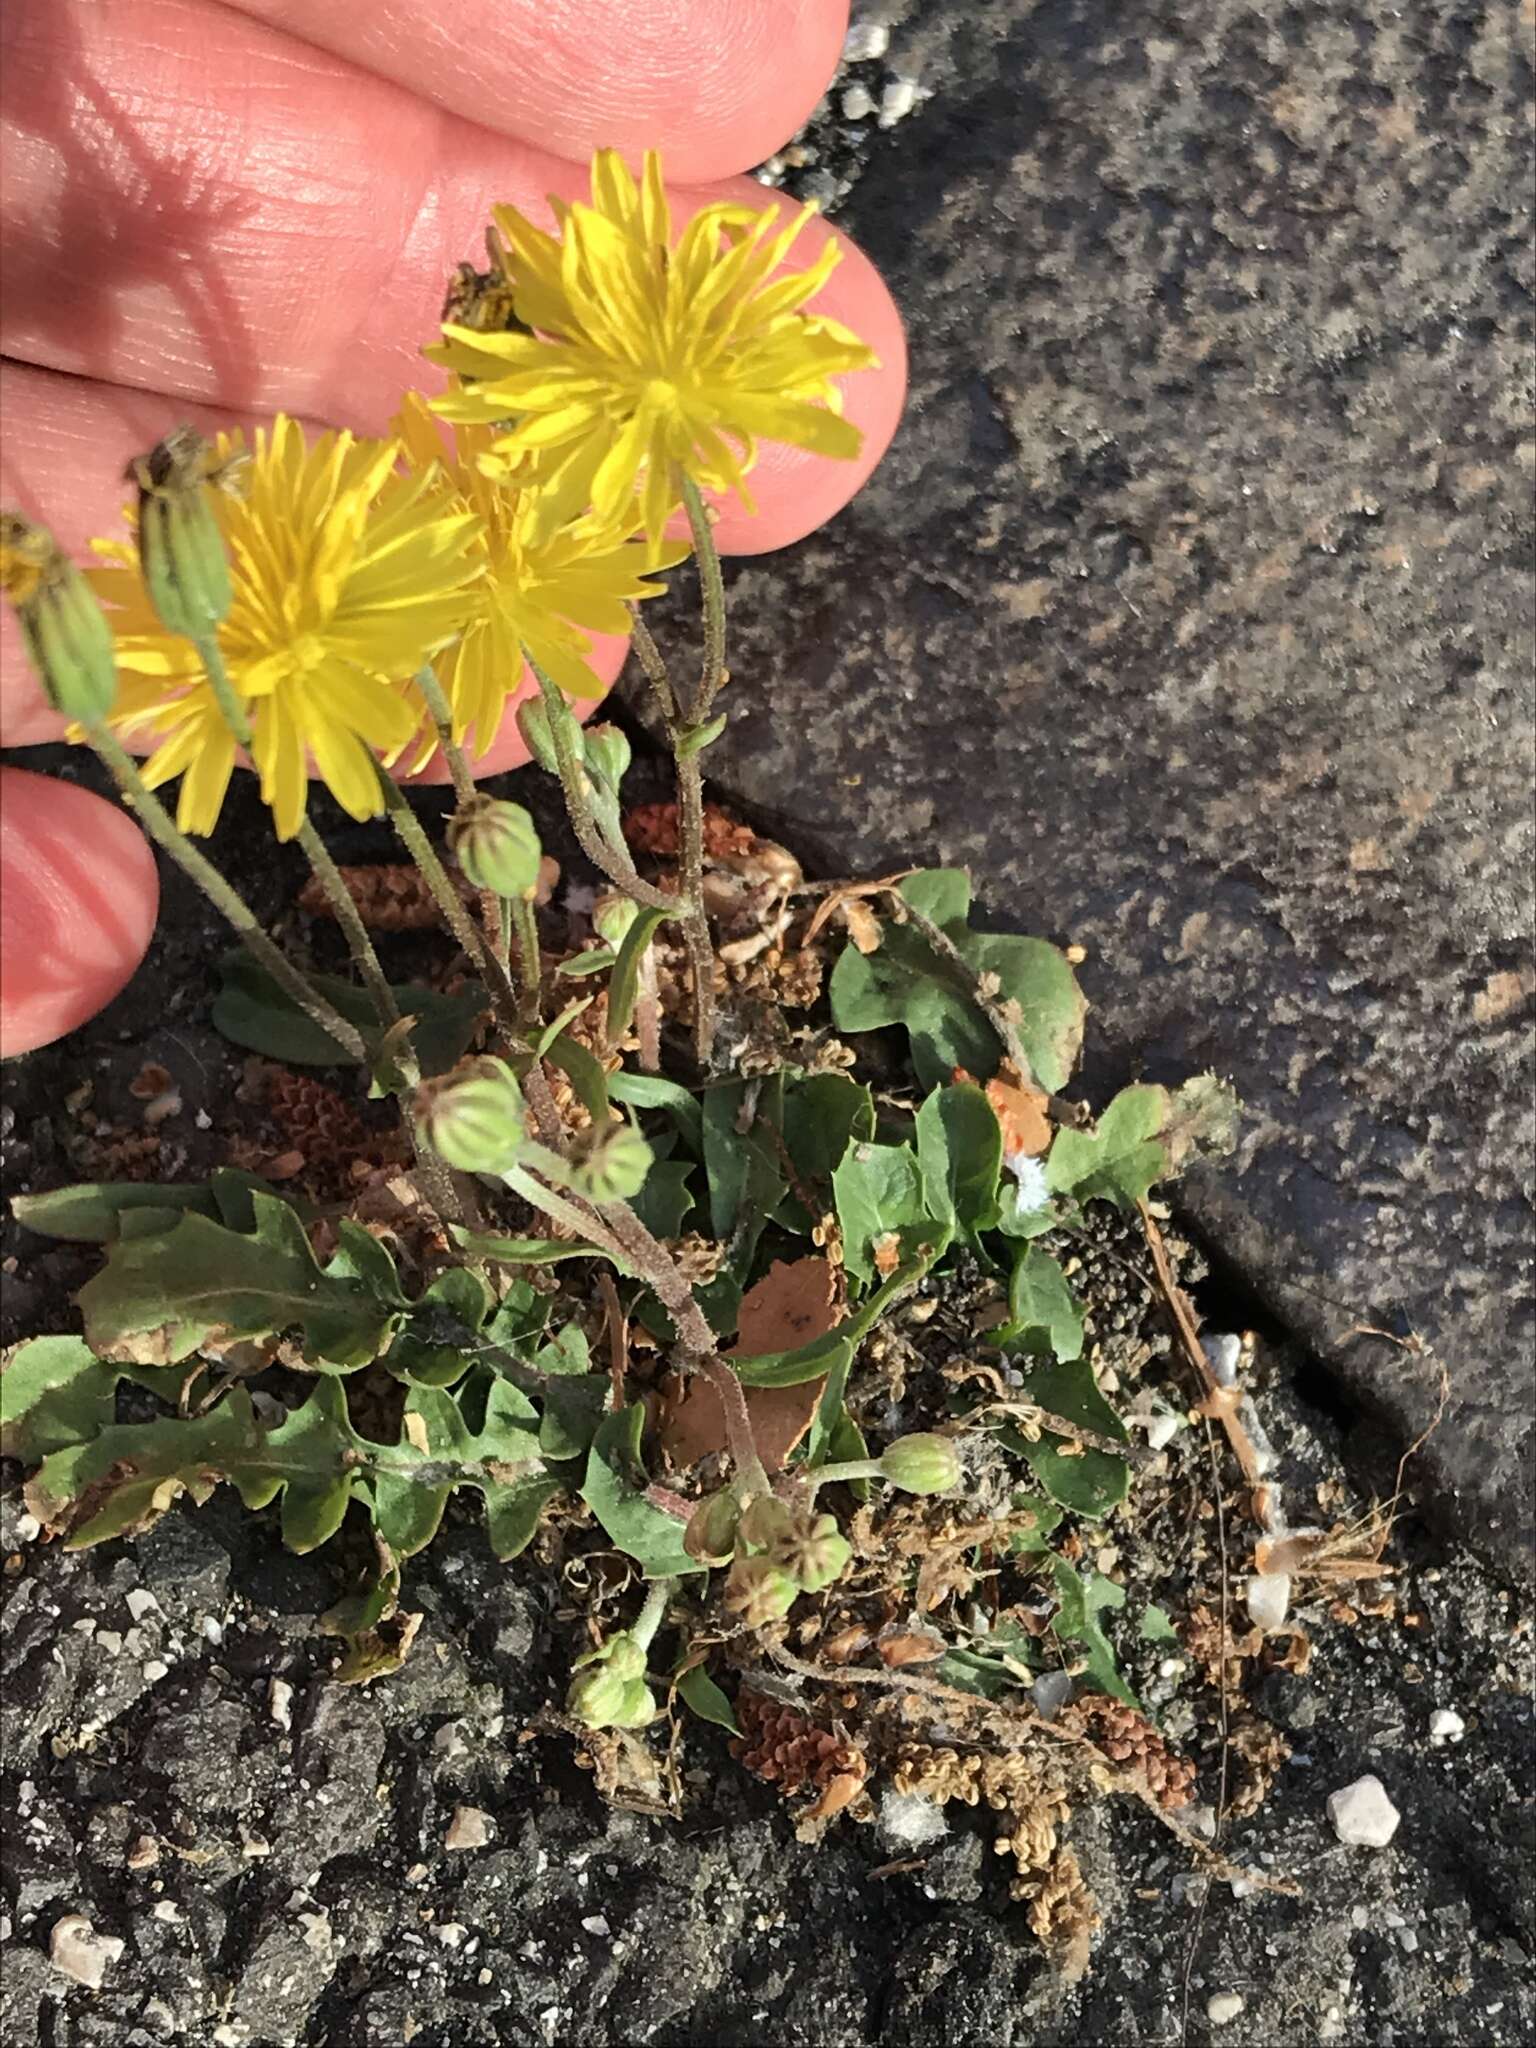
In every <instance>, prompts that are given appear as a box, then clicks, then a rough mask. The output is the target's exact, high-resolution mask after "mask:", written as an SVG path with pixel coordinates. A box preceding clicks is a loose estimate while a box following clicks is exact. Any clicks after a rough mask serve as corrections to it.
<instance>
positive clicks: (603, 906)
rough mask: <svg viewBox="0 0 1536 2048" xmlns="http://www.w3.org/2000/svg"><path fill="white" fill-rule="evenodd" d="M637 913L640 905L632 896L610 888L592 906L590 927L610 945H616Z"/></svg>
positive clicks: (638, 913)
mask: <svg viewBox="0 0 1536 2048" xmlns="http://www.w3.org/2000/svg"><path fill="white" fill-rule="evenodd" d="M639 915H640V906H639V904H638V903H636V902H635V901H634V899H633V898H632V897H629V896H626V895H624V894H623V892H622V891H621V890H618V889H610V890H608V891H607V893H606V894H605V895H602V896H599V897H598V899H597V901H596V902H595V903H594V904H593V906H592V928H593V930H594V931H595V932H596V933H597V935H598V937H599V938H602V939H606V940H607V941H608V943H609V945H610V946H617V945H619V944H620V943H621V942H622V941H623V938H624V935H625V933H626V932H627V931H628V930H629V928H630V926H631V925H632V924H633V923H634V921H635V919H636V918H637V917H638V916H639Z"/></svg>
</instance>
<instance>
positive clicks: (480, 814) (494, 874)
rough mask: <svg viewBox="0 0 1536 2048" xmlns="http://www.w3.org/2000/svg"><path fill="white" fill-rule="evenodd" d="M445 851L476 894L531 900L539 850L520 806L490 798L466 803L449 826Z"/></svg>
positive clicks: (537, 867) (535, 835) (536, 840)
mask: <svg viewBox="0 0 1536 2048" xmlns="http://www.w3.org/2000/svg"><path fill="white" fill-rule="evenodd" d="M448 847H449V851H450V852H451V853H452V854H453V856H454V858H455V860H457V862H458V864H459V866H460V867H461V868H462V869H463V870H464V872H465V874H466V875H467V876H468V877H469V879H470V881H472V882H473V883H474V885H475V887H476V888H477V889H489V890H490V891H491V892H492V893H493V894H494V895H497V896H510V897H514V898H519V899H521V900H522V901H523V902H525V903H526V902H531V901H532V899H533V893H534V891H535V889H537V887H538V883H539V860H540V857H541V854H542V851H543V849H542V848H541V847H540V845H539V835H538V831H537V829H536V828H535V826H534V822H533V820H532V818H530V817H529V815H528V813H527V812H526V811H525V810H524V809H523V807H522V805H521V804H514V803H508V802H507V801H506V799H505V798H503V797H495V796H475V797H473V798H471V800H470V801H469V802H468V803H467V804H463V805H461V806H460V808H459V809H458V810H457V811H456V812H455V813H454V815H453V817H452V818H451V819H450V820H449V822H448Z"/></svg>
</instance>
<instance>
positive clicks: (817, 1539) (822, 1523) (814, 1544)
mask: <svg viewBox="0 0 1536 2048" xmlns="http://www.w3.org/2000/svg"><path fill="white" fill-rule="evenodd" d="M765 1554H766V1556H767V1557H769V1558H770V1559H771V1560H772V1562H773V1563H774V1564H777V1565H782V1566H783V1568H784V1570H785V1571H787V1572H788V1573H789V1575H790V1577H791V1578H792V1579H794V1581H795V1582H796V1584H797V1585H798V1586H799V1587H800V1589H801V1591H802V1592H806V1593H819V1592H821V1591H822V1589H823V1587H826V1586H830V1585H831V1584H832V1582H833V1580H834V1579H840V1578H841V1577H842V1575H843V1573H844V1572H845V1571H846V1570H847V1569H848V1563H849V1560H850V1559H851V1558H852V1556H853V1545H852V1544H851V1543H850V1542H849V1541H848V1539H847V1537H846V1536H844V1535H843V1533H842V1531H841V1530H840V1529H839V1528H838V1526H837V1519H836V1517H835V1516H833V1515H814V1514H813V1515H801V1516H797V1517H796V1518H795V1521H794V1524H793V1526H792V1528H791V1529H790V1530H789V1531H788V1533H787V1534H785V1535H784V1536H781V1537H779V1538H777V1539H776V1540H775V1541H774V1542H773V1543H771V1544H770V1545H769V1546H768V1549H767V1551H766V1553H765Z"/></svg>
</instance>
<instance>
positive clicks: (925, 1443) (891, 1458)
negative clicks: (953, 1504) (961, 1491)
mask: <svg viewBox="0 0 1536 2048" xmlns="http://www.w3.org/2000/svg"><path fill="white" fill-rule="evenodd" d="M880 1472H881V1475H882V1477H883V1478H886V1479H888V1480H889V1481H890V1483H891V1484H892V1486H899V1487H900V1488H901V1490H902V1492H903V1493H948V1492H949V1491H950V1490H951V1489H952V1488H953V1487H956V1486H958V1485H959V1484H960V1453H959V1452H958V1451H957V1450H956V1449H955V1446H954V1444H953V1442H952V1441H951V1440H950V1438H949V1437H947V1436H938V1435H936V1434H935V1433H934V1432H933V1431H931V1430H923V1431H919V1432H918V1433H917V1434H916V1435H914V1436H899V1437H897V1439H896V1441H895V1443H893V1444H889V1445H887V1447H886V1449H885V1452H884V1453H883V1455H882V1457H881V1459H880Z"/></svg>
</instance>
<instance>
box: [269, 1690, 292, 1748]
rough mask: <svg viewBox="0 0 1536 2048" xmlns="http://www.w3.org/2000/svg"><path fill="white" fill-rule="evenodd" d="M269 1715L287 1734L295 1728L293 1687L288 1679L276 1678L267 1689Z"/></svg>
mask: <svg viewBox="0 0 1536 2048" xmlns="http://www.w3.org/2000/svg"><path fill="white" fill-rule="evenodd" d="M267 1715H268V1718H269V1719H270V1720H273V1721H275V1722H276V1723H277V1725H278V1727H279V1728H281V1729H282V1730H283V1732H284V1733H285V1734H286V1733H287V1732H288V1731H289V1730H290V1729H291V1728H292V1726H293V1687H292V1686H291V1685H290V1684H289V1683H288V1681H287V1679H286V1678H274V1679H273V1680H272V1682H271V1684H270V1685H269V1686H268V1687H267Z"/></svg>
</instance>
